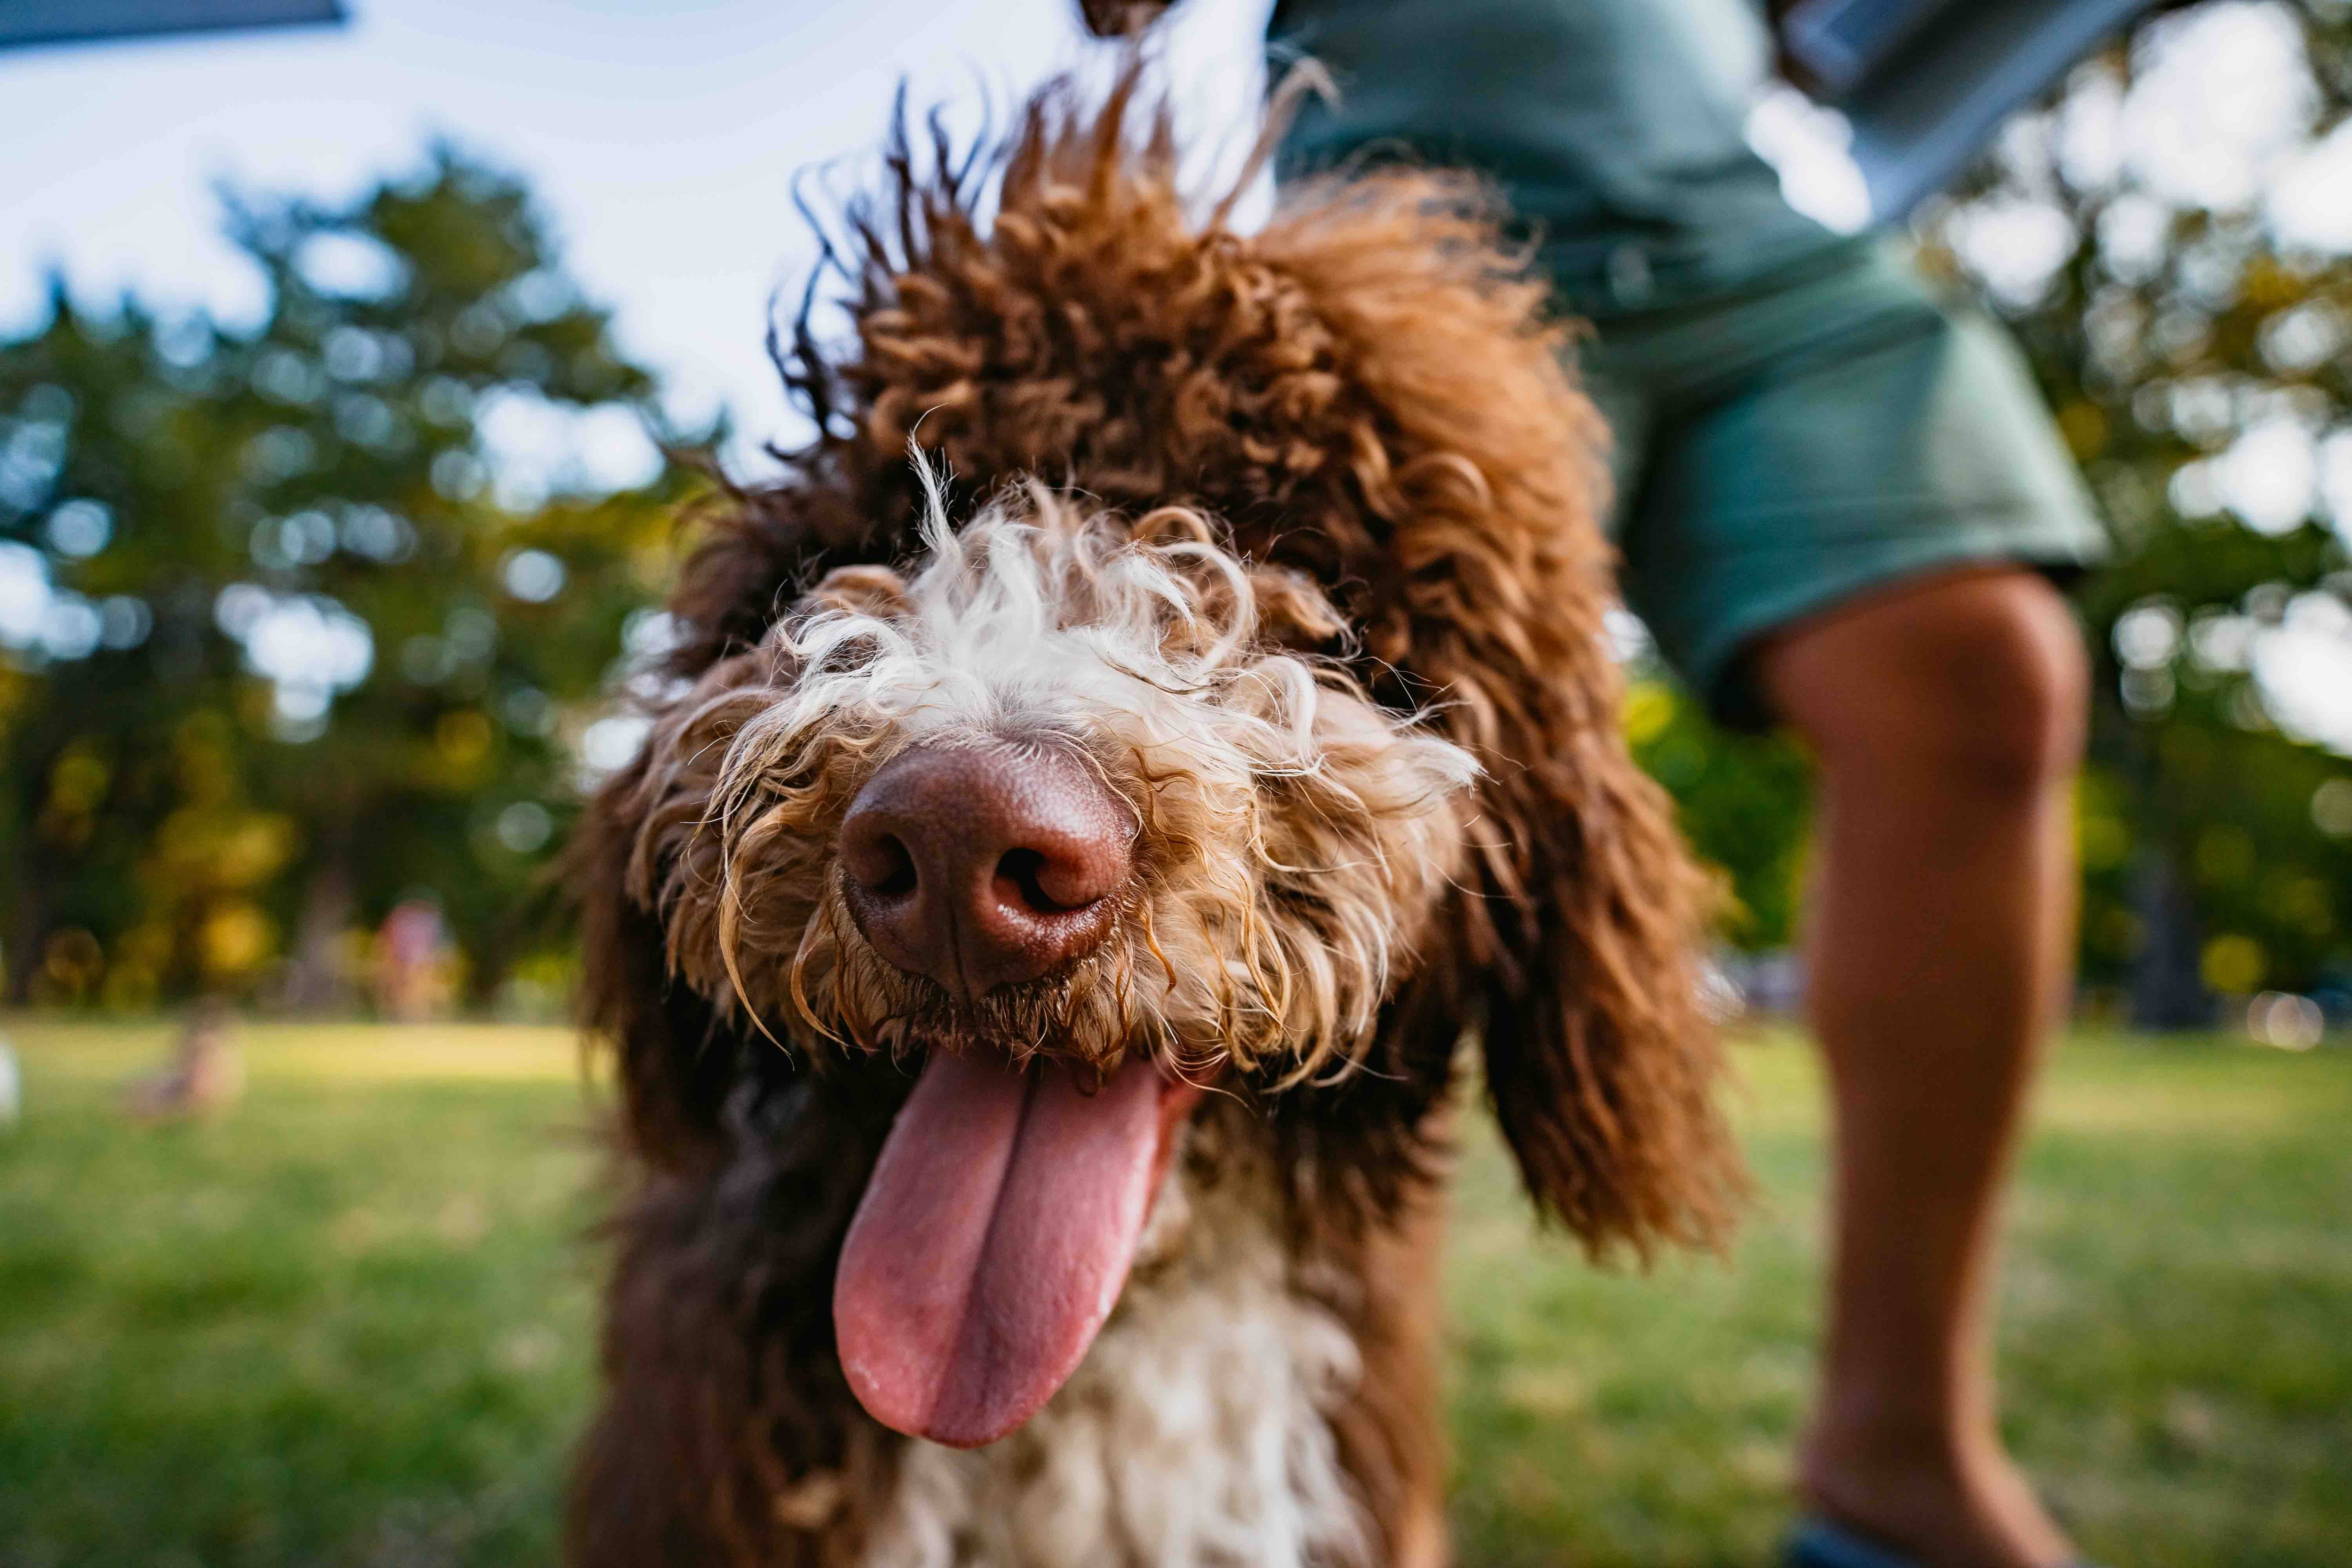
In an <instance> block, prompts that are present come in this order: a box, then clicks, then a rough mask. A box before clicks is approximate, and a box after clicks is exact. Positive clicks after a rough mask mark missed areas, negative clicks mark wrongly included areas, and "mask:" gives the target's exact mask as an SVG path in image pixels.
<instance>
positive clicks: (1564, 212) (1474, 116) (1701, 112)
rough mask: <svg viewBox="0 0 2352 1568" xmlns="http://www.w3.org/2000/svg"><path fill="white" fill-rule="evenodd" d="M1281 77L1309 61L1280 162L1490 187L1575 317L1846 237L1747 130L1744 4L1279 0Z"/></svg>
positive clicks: (1275, 45) (1772, 263)
mask: <svg viewBox="0 0 2352 1568" xmlns="http://www.w3.org/2000/svg"><path fill="white" fill-rule="evenodd" d="M1266 37H1267V46H1268V54H1269V58H1270V59H1271V61H1272V63H1273V67H1274V71H1275V76H1276V79H1279V77H1280V74H1281V72H1282V71H1283V70H1284V69H1285V68H1286V67H1287V65H1288V64H1289V63H1290V62H1292V61H1295V60H1297V59H1298V58H1302V57H1307V58H1313V59H1315V60H1317V61H1318V62H1320V63H1321V64H1322V65H1323V66H1325V67H1326V68H1328V70H1329V71H1330V72H1331V74H1332V76H1333V78H1334V79H1335V80H1336V82H1337V83H1338V86H1339V101H1338V103H1337V104H1327V103H1323V102H1321V101H1319V100H1314V99H1310V100H1308V101H1307V103H1306V104H1305V105H1304V106H1303V107H1302V109H1301V110H1300V113H1299V117H1298V119H1297V122H1296V123H1295V124H1294V126H1293V127H1292V130H1291V132H1290V134H1289V136H1288V138H1287V140H1286V142H1285V143H1284V146H1283V151H1282V157H1281V163H1280V171H1281V173H1282V174H1284V175H1285V176H1290V175H1295V174H1300V173H1304V172H1307V171H1311V170H1314V169H1318V168H1324V167H1329V166H1333V165H1336V164H1339V163H1345V162H1349V161H1350V160H1353V159H1357V158H1360V157H1370V158H1379V157H1381V156H1382V155H1383V154H1384V153H1396V154H1399V155H1402V156H1408V157H1411V158H1413V159H1414V160H1416V161H1419V162H1423V163H1444V164H1450V165H1463V166H1466V167H1469V168H1473V169H1475V170H1478V171H1481V172H1483V173H1484V174H1487V175H1488V176H1490V177H1492V178H1494V179H1496V181H1498V182H1499V183H1500V184H1501V187H1502V190H1503V194H1504V195H1505V197H1506V199H1507V202H1508V203H1509V205H1510V209H1511V212H1512V214H1513V216H1514V222H1515V225H1516V226H1518V227H1519V228H1520V229H1521V230H1522V232H1524V233H1526V234H1528V235H1529V236H1531V237H1534V238H1536V239H1537V240H1538V244H1539V247H1540V248H1539V251H1538V257H1539V259H1540V260H1541V261H1542V263H1543V264H1544V265H1545V266H1546V268H1548V269H1549V271H1550V273H1551V274H1552V276H1553V277H1554V278H1555V279H1557V280H1558V283H1559V289H1560V292H1561V295H1562V297H1563V300H1564V302H1565V303H1566V304H1567V305H1568V306H1569V307H1570V309H1573V310H1577V311H1579V312H1580V313H1583V314H1587V315H1596V316H1606V315H1616V314H1622V313H1624V312H1627V311H1632V310H1650V309H1655V308H1658V307H1661V306H1666V305H1671V304H1674V303H1676V302H1678V301H1681V300H1691V299H1697V298H1703V297H1706V296H1707V295H1710V294H1716V293H1720V292H1725V291H1728V290H1734V289H1738V288H1739V287H1741V286H1742V285H1743V284H1746V283H1748V282H1751V281H1754V280H1756V279H1760V278H1763V277H1765V276H1767V275H1769V274H1770V273H1773V272H1775V271H1778V270H1780V269H1781V268H1786V267H1789V266H1791V265H1794V264H1796V263H1799V262H1801V261H1803V260H1805V259H1806V258H1809V257H1811V256H1814V255H1817V254H1824V253H1827V252H1830V251H1832V250H1834V249H1836V248H1839V247H1843V246H1844V245H1846V244H1848V243H1849V242H1848V241H1847V240H1845V239H1843V238H1841V237H1839V236H1836V235H1833V234H1832V233H1831V232H1830V231H1829V230H1827V229H1825V228H1823V227H1822V226H1820V225H1819V224H1816V223H1814V222H1813V221H1812V220H1811V219H1810V218H1807V217H1805V216H1802V215H1801V214H1800V213H1798V212H1797V211H1796V210H1795V209H1793V208H1791V207H1790V205H1788V203H1787V202H1785V201H1783V200H1782V199H1781V196H1780V183H1779V180H1778V178H1777V177H1776V176H1775V175H1774V174H1773V172H1772V171H1771V169H1770V168H1769V167H1768V166H1767V165H1766V164H1765V163H1764V162H1763V161H1762V160H1761V159H1759V157H1757V155H1756V154H1755V153H1753V152H1752V151H1750V150H1749V148H1748V143H1747V141H1746V138H1745V137H1744V135H1743V134H1742V127H1743V124H1744V121H1745V120H1746V117H1747V113H1748V105H1749V104H1750V103H1751V102H1752V101H1753V100H1754V98H1755V96H1756V94H1757V92H1758V90H1759V89H1760V87H1761V86H1762V84H1763V82H1764V79H1765V73H1766V70H1767V68H1768V65H1769V39H1768V37H1767V34H1766V32H1765V29H1764V25H1763V22H1762V19H1761V18H1760V17H1759V16H1758V15H1757V13H1756V12H1755V11H1754V10H1752V9H1751V8H1750V6H1749V4H1748V0H1278V3H1277V4H1276V7H1275V11H1274V16H1273V18H1272V20H1271V21H1270V22H1269V24H1268V26H1267V29H1266Z"/></svg>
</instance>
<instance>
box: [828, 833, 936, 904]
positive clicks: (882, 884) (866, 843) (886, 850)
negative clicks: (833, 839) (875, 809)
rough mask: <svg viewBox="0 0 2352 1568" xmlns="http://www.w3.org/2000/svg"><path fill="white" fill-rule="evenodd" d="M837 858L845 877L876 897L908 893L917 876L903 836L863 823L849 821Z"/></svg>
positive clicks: (890, 896)
mask: <svg viewBox="0 0 2352 1568" xmlns="http://www.w3.org/2000/svg"><path fill="white" fill-rule="evenodd" d="M841 858H842V868H843V869H845V870H846V871H847V872H848V873H849V879H850V880H851V881H853V882H855V883H856V884H857V886H858V887H859V888H860V889H864V890H865V891H866V892H868V893H871V894H873V895H875V896H876V897H877V898H898V897H900V896H902V895H904V894H908V893H911V892H913V891H914V890H915V886H916V883H917V882H918V881H919V879H920V878H919V873H918V872H917V871H916V869H915V857H914V854H913V852H912V851H911V850H909V849H908V847H907V844H906V841H905V840H904V839H902V838H900V837H898V835H897V834H895V833H890V832H887V831H882V830H878V829H877V828H876V827H871V826H866V825H864V824H859V823H854V822H853V823H852V824H851V825H850V828H849V830H848V831H846V832H845V833H844V834H843V835H842V845H841Z"/></svg>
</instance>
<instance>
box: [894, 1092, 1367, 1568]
mask: <svg viewBox="0 0 2352 1568" xmlns="http://www.w3.org/2000/svg"><path fill="white" fill-rule="evenodd" d="M1233 1143H1234V1140H1233V1139H1231V1138H1230V1137H1229V1136H1226V1135H1223V1134H1222V1133H1221V1132H1220V1131H1219V1130H1217V1129H1215V1128H1213V1127H1212V1126H1206V1125H1203V1126H1196V1127H1195V1128H1193V1129H1192V1138H1191V1142H1190V1144H1189V1146H1188V1148H1187V1150H1186V1152H1185V1154H1184V1157H1183V1158H1181V1159H1180V1160H1179V1161H1177V1162H1176V1163H1175V1164H1174V1166H1173V1168H1172V1169H1171V1173H1170V1175H1169V1179H1168V1182H1167V1184H1166V1185H1165V1186H1164V1187H1163V1188H1162V1190H1161V1192H1160V1200H1159V1203H1158V1205H1156V1207H1155V1209H1154V1212H1153V1215H1152V1218H1151V1221H1150V1226H1149V1227H1148V1228H1147V1230H1146V1232H1145V1234H1144V1237H1143V1240H1142V1244H1141V1247H1140V1248H1139V1256H1138V1258H1137V1262H1136V1268H1135V1272H1134V1274H1133V1275H1132V1276H1131V1277H1130V1278H1129V1281H1128V1285H1127V1289H1126V1292H1125V1294H1124V1295H1123V1296H1122V1297H1121V1298H1120V1300H1119V1304H1118V1309H1117V1310H1116V1311H1114V1313H1113V1314H1112V1316H1111V1319H1110V1321H1109V1322H1108V1324H1107V1325H1105V1327H1104V1329H1103V1331H1102V1333H1101V1335H1100V1336H1099V1337H1098V1338H1097V1340H1096V1341H1095V1343H1094V1347H1093V1349H1092V1350H1090V1351H1089V1352H1087V1358H1086V1360H1085V1361H1084V1362H1083V1363H1081V1364H1080V1365H1079V1368H1078V1370H1077V1372H1076V1374H1075V1375H1074V1376H1072V1377H1071V1379H1070V1381H1069V1382H1068V1383H1067V1384H1065V1385H1064V1386H1063V1388H1062V1390H1061V1392H1060V1393H1058V1394H1055V1396H1054V1398H1053V1399H1052V1401H1050V1402H1049V1403H1048V1404H1047V1405H1045V1408H1044V1409H1043V1410H1042V1411H1040V1412H1039V1413H1038V1414H1037V1415H1036V1416H1034V1418H1033V1419H1032V1420H1031V1421H1030V1422H1029V1423H1028V1425H1026V1426H1024V1427H1023V1428H1022V1429H1021V1430H1019V1431H1018V1432H1015V1433H1014V1434H1013V1436H1010V1437H1007V1438H1005V1439H1003V1441H1001V1442H998V1443H994V1444H992V1445H990V1446H989V1447H985V1448H981V1449H976V1450H972V1451H969V1452H959V1451H957V1450H954V1449H950V1448H944V1447H939V1446H938V1445H936V1444H931V1443H925V1442H920V1441H918V1442H915V1443H912V1444H910V1445H909V1446H908V1450H907V1452H906V1454H905V1456H904V1459H903V1463H902V1465H901V1468H900V1471H899V1479H898V1488H897V1491H896V1493H895V1495H894V1496H893V1497H892V1499H891V1500H890V1502H889V1503H888V1504H887V1506H886V1508H885V1510H884V1512H883V1515H882V1517H881V1519H880V1520H879V1521H877V1528H876V1530H875V1533H874V1535H873V1537H872V1539H871V1541H870V1542H869V1544H868V1546H867V1549H866V1556H865V1564H866V1568H1244V1565H1246V1568H1350V1565H1353V1564H1358V1563H1364V1562H1365V1561H1366V1560H1367V1559H1368V1557H1369V1555H1370V1549H1369V1546H1368V1544H1367V1542H1368V1541H1369V1538H1370V1525H1369V1523H1368V1521H1366V1519H1365V1517H1364V1514H1363V1510H1362V1509H1361V1507H1360V1504H1359V1502H1358V1500H1357V1499H1356V1496H1355V1494H1354V1491H1353V1489H1352V1488H1351V1486H1350V1484H1349V1479H1348V1477H1347V1475H1346V1473H1345V1470H1344V1469H1343V1468H1342V1465H1341V1460H1340V1455H1339V1446H1338V1443H1337V1440H1336V1438H1335V1436H1334V1434H1333V1430H1332V1425H1331V1417H1332V1415H1333V1413H1334V1412H1335V1411H1336V1410H1338V1409H1339V1406H1340V1405H1342V1404H1344V1403H1345V1401H1346V1400H1347V1399H1348V1397H1349V1395H1350V1394H1351V1393H1352V1392H1353V1390H1354V1388H1355V1386H1356V1384H1357V1380H1358V1376H1359V1373H1360V1362H1359V1357H1358V1354H1357V1348H1356V1342H1355V1341H1354V1339H1353V1338H1352V1337H1351V1335H1350V1334H1349V1330H1348V1328H1347V1326H1346V1324H1345V1323H1344V1322H1343V1321H1341V1320H1340V1318H1339V1316H1338V1314H1336V1313H1335V1312H1334V1311H1333V1310H1331V1309H1330V1308H1329V1307H1328V1306H1327V1305H1325V1304H1323V1302H1322V1301H1321V1300H1319V1299H1318V1297H1317V1295H1316V1294H1314V1293H1312V1292H1310V1291H1309V1290H1307V1289H1305V1288H1304V1281H1303V1280H1302V1278H1301V1265H1300V1264H1299V1262H1298V1261H1297V1259H1296V1258H1292V1257H1291V1256H1290V1255H1289V1254H1288V1253H1287V1251H1286V1248H1285V1247H1283V1245H1282V1243H1281V1239H1280V1237H1279V1236H1278V1234H1277V1231H1276V1225H1275V1222H1274V1215H1275V1214H1276V1194H1275V1191H1274V1186H1273V1183H1272V1179H1271V1173H1269V1172H1268V1171H1266V1170H1265V1167H1264V1165H1263V1163H1262V1162H1261V1161H1260V1160H1258V1159H1256V1158H1254V1157H1252V1156H1251V1155H1249V1154H1240V1153H1236V1152H1233Z"/></svg>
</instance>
